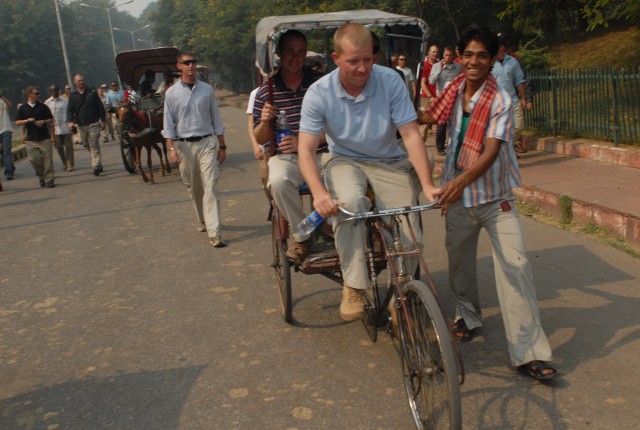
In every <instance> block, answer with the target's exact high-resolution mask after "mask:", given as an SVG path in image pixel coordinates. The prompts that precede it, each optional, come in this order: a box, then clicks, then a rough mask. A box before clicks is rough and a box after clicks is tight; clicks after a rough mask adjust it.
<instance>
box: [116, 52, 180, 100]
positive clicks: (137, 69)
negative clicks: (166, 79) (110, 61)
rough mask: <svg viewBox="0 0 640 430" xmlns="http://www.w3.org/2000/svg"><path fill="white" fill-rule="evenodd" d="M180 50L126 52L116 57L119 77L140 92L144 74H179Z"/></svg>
mask: <svg viewBox="0 0 640 430" xmlns="http://www.w3.org/2000/svg"><path fill="white" fill-rule="evenodd" d="M179 53H180V51H179V50H178V48H175V47H169V48H152V49H140V50H137V51H124V52H120V53H119V54H118V55H117V56H116V67H117V68H118V76H120V80H121V81H122V82H126V83H127V85H129V86H130V87H131V88H133V89H134V90H136V91H137V90H138V86H139V84H140V78H141V77H142V76H143V75H144V72H146V71H147V70H151V71H152V72H155V73H164V72H174V73H175V72H177V71H178V67H177V66H176V63H177V62H178V54H179Z"/></svg>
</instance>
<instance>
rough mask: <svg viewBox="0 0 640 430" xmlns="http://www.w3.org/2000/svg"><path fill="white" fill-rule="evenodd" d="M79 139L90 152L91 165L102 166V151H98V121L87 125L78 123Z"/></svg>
mask: <svg viewBox="0 0 640 430" xmlns="http://www.w3.org/2000/svg"><path fill="white" fill-rule="evenodd" d="M78 130H80V139H82V144H83V145H84V146H86V148H87V150H88V151H89V153H90V154H91V167H92V168H94V169H96V168H98V167H102V152H101V151H100V122H99V121H97V122H94V123H93V124H89V125H79V126H78Z"/></svg>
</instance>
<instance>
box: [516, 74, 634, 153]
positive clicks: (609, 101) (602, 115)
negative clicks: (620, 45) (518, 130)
mask: <svg viewBox="0 0 640 430" xmlns="http://www.w3.org/2000/svg"><path fill="white" fill-rule="evenodd" d="M527 74H528V78H529V80H530V81H531V84H532V85H533V89H534V96H533V109H532V110H530V111H526V114H525V124H526V126H527V127H530V128H533V129H536V130H539V131H541V132H544V133H552V134H553V135H554V136H557V135H559V134H562V135H567V136H575V137H590V138H594V139H604V140H610V141H613V142H614V143H615V144H616V145H617V144H619V143H625V144H631V145H638V146H640V67H638V68H637V69H636V70H633V69H632V70H629V69H626V70H625V69H618V70H616V69H611V70H609V69H561V70H530V71H528V73H527Z"/></svg>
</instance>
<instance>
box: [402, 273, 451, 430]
mask: <svg viewBox="0 0 640 430" xmlns="http://www.w3.org/2000/svg"><path fill="white" fill-rule="evenodd" d="M402 291H403V294H404V300H405V305H406V311H405V310H404V309H403V308H402V307H400V308H399V309H398V310H397V315H398V329H399V330H398V331H399V335H400V339H399V342H400V357H401V360H402V372H403V378H404V386H405V391H406V393H407V398H408V400H409V407H410V408H411V412H412V414H413V418H414V421H415V424H416V428H418V429H459V428H460V427H461V425H462V423H461V419H462V418H461V404H460V387H459V385H458V372H457V365H456V359H455V355H454V352H453V345H452V343H451V342H452V340H451V336H450V333H449V328H448V326H447V323H446V321H445V319H444V317H443V315H442V312H441V310H440V307H439V306H438V302H437V301H436V298H435V297H434V295H433V292H432V291H431V290H430V289H429V288H428V287H427V286H426V285H425V284H424V283H422V282H420V281H410V282H408V283H407V284H406V285H404V286H403V287H402Z"/></svg>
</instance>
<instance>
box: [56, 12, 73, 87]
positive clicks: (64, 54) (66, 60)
mask: <svg viewBox="0 0 640 430" xmlns="http://www.w3.org/2000/svg"><path fill="white" fill-rule="evenodd" d="M53 3H54V4H55V6H56V17H57V18H58V30H59V31H60V43H61V44H62V58H63V59H64V70H65V71H66V72H67V83H68V84H69V86H71V84H72V82H73V81H72V80H71V68H70V67H69V57H68V56H67V44H66V43H65V41H64V32H63V31H62V21H61V20H60V8H59V7H58V0H53Z"/></svg>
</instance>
